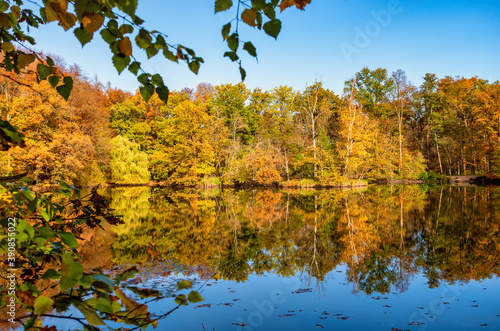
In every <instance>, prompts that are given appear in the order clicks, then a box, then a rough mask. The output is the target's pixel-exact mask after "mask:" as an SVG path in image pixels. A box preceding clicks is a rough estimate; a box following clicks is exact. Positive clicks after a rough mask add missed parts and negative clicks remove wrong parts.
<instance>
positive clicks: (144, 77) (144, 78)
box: [137, 74, 149, 85]
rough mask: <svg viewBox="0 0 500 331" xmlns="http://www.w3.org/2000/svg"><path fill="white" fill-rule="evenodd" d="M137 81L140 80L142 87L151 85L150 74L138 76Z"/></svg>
mask: <svg viewBox="0 0 500 331" xmlns="http://www.w3.org/2000/svg"><path fill="white" fill-rule="evenodd" d="M137 80H138V81H139V83H141V84H142V85H146V84H149V78H148V74H141V75H139V76H137Z"/></svg>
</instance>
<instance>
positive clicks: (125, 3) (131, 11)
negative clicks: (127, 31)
mask: <svg viewBox="0 0 500 331" xmlns="http://www.w3.org/2000/svg"><path fill="white" fill-rule="evenodd" d="M115 3H116V6H117V7H118V8H119V9H120V10H122V11H123V12H124V13H125V14H128V15H130V16H132V17H133V16H135V10H136V9H137V0H115Z"/></svg>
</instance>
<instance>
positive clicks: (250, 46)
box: [243, 41, 257, 57]
mask: <svg viewBox="0 0 500 331" xmlns="http://www.w3.org/2000/svg"><path fill="white" fill-rule="evenodd" d="M243 49H244V50H245V51H247V52H248V54H250V55H251V56H253V57H257V50H256V49H255V46H254V45H253V44H252V43H251V42H250V41H247V42H246V43H244V44H243Z"/></svg>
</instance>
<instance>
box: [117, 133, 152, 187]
mask: <svg viewBox="0 0 500 331" xmlns="http://www.w3.org/2000/svg"><path fill="white" fill-rule="evenodd" d="M111 144H112V146H113V149H112V150H111V179H112V180H113V181H114V182H116V183H124V184H138V183H147V182H148V181H149V179H150V177H151V175H150V173H149V171H148V156H147V154H146V153H144V152H141V151H140V149H139V145H138V144H137V143H134V142H132V141H130V140H128V139H127V138H126V137H123V136H116V137H114V138H113V139H112V140H111Z"/></svg>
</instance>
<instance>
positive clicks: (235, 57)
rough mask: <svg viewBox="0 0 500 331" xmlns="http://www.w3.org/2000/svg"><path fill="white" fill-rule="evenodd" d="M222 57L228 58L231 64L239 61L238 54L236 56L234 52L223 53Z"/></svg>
mask: <svg viewBox="0 0 500 331" xmlns="http://www.w3.org/2000/svg"><path fill="white" fill-rule="evenodd" d="M224 56H225V57H228V58H230V59H231V61H233V62H234V61H237V60H238V59H239V56H238V54H236V53H235V52H225V53H224Z"/></svg>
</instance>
